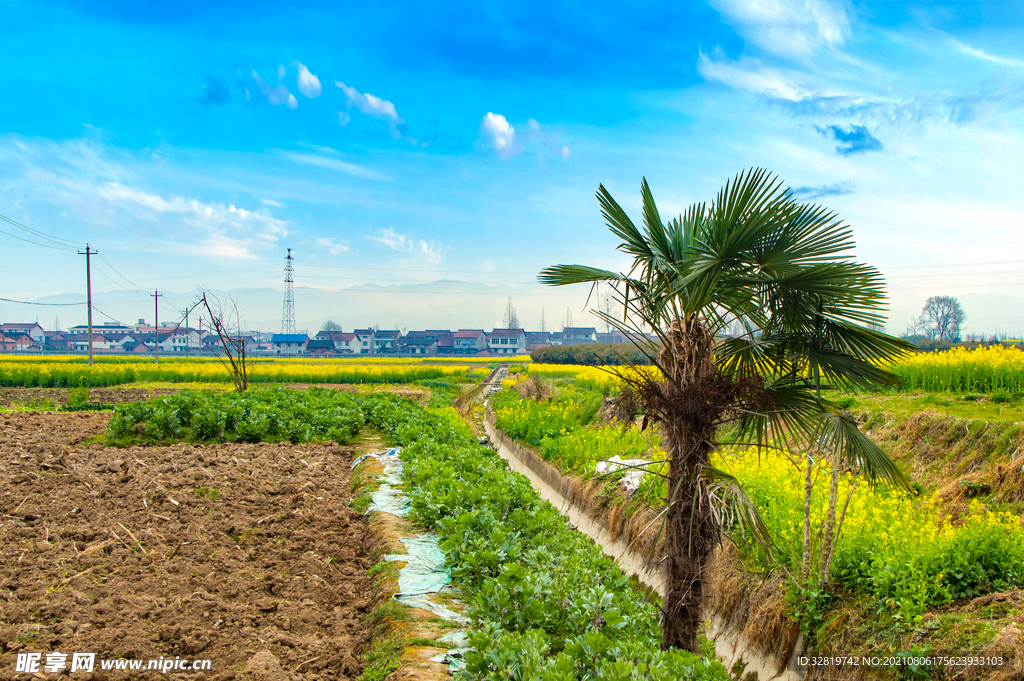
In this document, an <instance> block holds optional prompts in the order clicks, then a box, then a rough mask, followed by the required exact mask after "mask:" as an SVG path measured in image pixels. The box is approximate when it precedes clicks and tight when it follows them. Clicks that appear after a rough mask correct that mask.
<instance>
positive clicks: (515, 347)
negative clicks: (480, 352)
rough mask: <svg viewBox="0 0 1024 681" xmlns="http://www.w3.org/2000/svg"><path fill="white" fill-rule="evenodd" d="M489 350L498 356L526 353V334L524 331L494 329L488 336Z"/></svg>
mask: <svg viewBox="0 0 1024 681" xmlns="http://www.w3.org/2000/svg"><path fill="white" fill-rule="evenodd" d="M487 349H488V350H490V351H491V352H492V353H494V354H496V355H518V354H520V353H524V352H526V332H525V331H523V330H522V329H494V330H493V331H491V332H490V333H489V334H487Z"/></svg>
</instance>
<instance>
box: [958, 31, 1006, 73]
mask: <svg viewBox="0 0 1024 681" xmlns="http://www.w3.org/2000/svg"><path fill="white" fill-rule="evenodd" d="M949 44H950V45H952V46H953V49H954V50H956V51H957V52H960V53H961V54H966V55H968V56H971V57H976V58H978V59H981V60H984V61H987V62H992V63H993V64H1000V65H1002V66H1013V67H1015V68H1024V61H1021V60H1019V59H1010V58H1008V57H1000V56H998V55H994V54H990V53H988V52H986V51H985V50H982V49H979V48H977V47H971V46H970V45H968V44H967V43H964V42H960V41H959V40H957V39H956V38H950V39H949Z"/></svg>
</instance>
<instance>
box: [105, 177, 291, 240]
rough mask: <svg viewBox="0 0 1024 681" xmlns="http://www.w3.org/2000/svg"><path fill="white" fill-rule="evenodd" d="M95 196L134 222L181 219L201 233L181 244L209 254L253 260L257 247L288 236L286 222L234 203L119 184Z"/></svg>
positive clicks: (112, 184)
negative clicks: (162, 217)
mask: <svg viewBox="0 0 1024 681" xmlns="http://www.w3.org/2000/svg"><path fill="white" fill-rule="evenodd" d="M96 195H97V196H99V197H100V198H102V199H105V200H106V201H108V202H109V203H111V204H114V205H117V206H119V207H120V208H122V209H124V210H127V211H128V212H130V213H131V214H132V216H133V217H134V218H135V219H141V220H154V221H156V220H158V219H159V217H160V215H161V214H172V215H178V216H180V217H181V218H182V220H183V221H184V223H185V225H187V226H189V227H191V228H192V229H193V231H198V232H199V233H200V234H202V236H201V237H200V240H199V243H196V244H180V245H181V246H182V247H184V248H185V250H188V249H195V250H196V252H203V253H205V254H207V255H221V256H225V257H232V258H253V257H255V255H254V253H253V252H252V251H253V249H254V248H261V249H262V248H266V247H269V246H271V245H273V244H274V243H275V242H276V241H277V239H278V238H279V237H282V236H285V235H287V233H288V231H287V226H288V225H287V223H286V222H285V221H283V220H278V219H277V218H275V217H273V216H271V215H267V214H265V213H259V212H256V211H251V210H246V209H245V208H239V207H237V206H235V205H233V204H223V203H215V202H214V203H205V202H202V201H198V200H196V199H189V198H185V197H181V196H171V197H168V198H164V197H163V196H160V195H159V194H154V193H152V192H147V191H143V190H140V189H135V188H133V187H129V186H125V185H123V184H121V183H119V182H107V183H104V184H102V185H100V186H99V187H97V188H96Z"/></svg>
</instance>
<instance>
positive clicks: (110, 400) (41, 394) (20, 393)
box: [0, 386, 184, 407]
mask: <svg viewBox="0 0 1024 681" xmlns="http://www.w3.org/2000/svg"><path fill="white" fill-rule="evenodd" d="M183 387H184V386H183ZM178 390H179V388H156V389H152V390H151V389H148V388H92V389H90V390H89V401H90V402H106V403H107V404H120V403H121V402H138V401H139V400H148V399H150V398H151V397H159V396H161V395H172V394H174V393H176V392H178ZM47 400H49V402H50V403H51V404H53V405H54V406H55V407H60V406H62V405H65V404H67V402H68V389H67V388H0V407H12V406H16V405H40V404H43V403H44V402H46V401H47Z"/></svg>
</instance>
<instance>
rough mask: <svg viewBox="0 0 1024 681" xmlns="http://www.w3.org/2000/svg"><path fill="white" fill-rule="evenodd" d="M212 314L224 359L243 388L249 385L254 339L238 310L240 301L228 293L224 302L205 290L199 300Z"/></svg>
mask: <svg viewBox="0 0 1024 681" xmlns="http://www.w3.org/2000/svg"><path fill="white" fill-rule="evenodd" d="M199 302H200V303H202V304H203V306H204V307H205V308H206V312H207V313H208V314H209V315H210V326H211V327H212V328H213V330H214V332H215V333H216V334H217V337H218V338H219V339H220V344H221V351H222V352H223V357H221V361H222V362H223V363H224V366H225V367H227V369H228V371H229V372H230V373H231V381H232V383H234V384H235V390H238V391H239V392H242V391H244V390H246V389H248V387H249V376H250V371H251V366H250V361H251V359H252V358H251V357H250V351H251V350H252V347H251V346H252V343H251V342H247V341H248V338H247V334H246V333H245V332H244V331H243V330H242V323H241V318H240V315H239V312H238V301H236V300H234V299H232V298H231V296H228V297H227V300H226V301H225V302H224V303H221V301H220V300H219V299H218V298H217V297H216V296H214V295H213V294H212V293H210V292H209V291H203V297H202V298H200V300H199Z"/></svg>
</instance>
